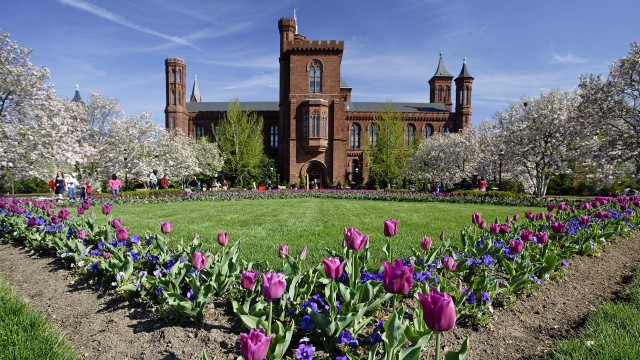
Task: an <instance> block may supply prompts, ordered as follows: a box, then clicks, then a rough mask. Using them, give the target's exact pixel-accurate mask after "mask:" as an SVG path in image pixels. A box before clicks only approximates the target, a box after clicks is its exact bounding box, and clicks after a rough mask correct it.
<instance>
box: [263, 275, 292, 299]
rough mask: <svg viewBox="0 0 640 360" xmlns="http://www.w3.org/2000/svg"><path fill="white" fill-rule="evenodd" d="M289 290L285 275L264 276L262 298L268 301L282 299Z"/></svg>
mask: <svg viewBox="0 0 640 360" xmlns="http://www.w3.org/2000/svg"><path fill="white" fill-rule="evenodd" d="M286 288H287V283H286V282H285V281H284V274H283V273H273V272H270V273H266V274H262V296H264V298H265V299H266V300H276V299H280V298H281V297H282V295H283V294H284V291H285V290H286Z"/></svg>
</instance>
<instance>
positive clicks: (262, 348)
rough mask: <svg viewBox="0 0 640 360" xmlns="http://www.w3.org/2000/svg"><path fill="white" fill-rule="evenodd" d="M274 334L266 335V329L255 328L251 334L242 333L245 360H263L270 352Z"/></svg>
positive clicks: (241, 342)
mask: <svg viewBox="0 0 640 360" xmlns="http://www.w3.org/2000/svg"><path fill="white" fill-rule="evenodd" d="M273 336H274V334H271V335H269V336H266V335H265V334H264V329H256V328H253V329H251V331H249V334H245V333H242V334H240V352H241V353H242V358H243V359H244V360H263V359H264V358H266V357H267V353H268V352H269V343H270V342H271V339H272V338H273Z"/></svg>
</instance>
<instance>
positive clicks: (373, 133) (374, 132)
mask: <svg viewBox="0 0 640 360" xmlns="http://www.w3.org/2000/svg"><path fill="white" fill-rule="evenodd" d="M369 144H371V145H377V144H378V127H377V126H376V125H375V124H371V125H369Z"/></svg>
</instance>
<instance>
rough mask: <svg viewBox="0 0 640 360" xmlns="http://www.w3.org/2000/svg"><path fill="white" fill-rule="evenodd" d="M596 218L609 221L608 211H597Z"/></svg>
mask: <svg viewBox="0 0 640 360" xmlns="http://www.w3.org/2000/svg"><path fill="white" fill-rule="evenodd" d="M596 218H597V219H609V218H611V214H610V213H609V212H608V211H602V210H598V211H596Z"/></svg>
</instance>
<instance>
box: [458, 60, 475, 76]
mask: <svg viewBox="0 0 640 360" xmlns="http://www.w3.org/2000/svg"><path fill="white" fill-rule="evenodd" d="M458 78H471V79H473V76H471V74H469V70H468V69H467V58H466V57H465V58H464V59H463V60H462V70H460V75H458Z"/></svg>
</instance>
